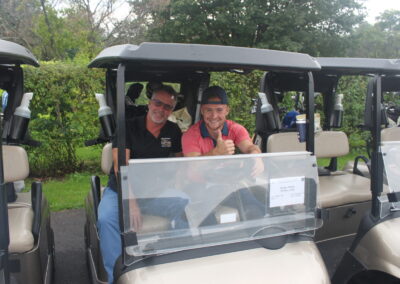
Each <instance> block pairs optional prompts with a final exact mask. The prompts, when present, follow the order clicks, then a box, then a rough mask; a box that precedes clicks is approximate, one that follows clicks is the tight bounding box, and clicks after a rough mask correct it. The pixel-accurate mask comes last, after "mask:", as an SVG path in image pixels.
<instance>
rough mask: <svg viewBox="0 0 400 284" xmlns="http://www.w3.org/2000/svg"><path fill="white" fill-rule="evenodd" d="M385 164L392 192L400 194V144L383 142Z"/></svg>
mask: <svg viewBox="0 0 400 284" xmlns="http://www.w3.org/2000/svg"><path fill="white" fill-rule="evenodd" d="M381 151H382V154H383V163H384V165H385V171H386V177H387V180H388V185H389V191H390V192H395V191H397V192H400V142H383V143H382V146H381Z"/></svg>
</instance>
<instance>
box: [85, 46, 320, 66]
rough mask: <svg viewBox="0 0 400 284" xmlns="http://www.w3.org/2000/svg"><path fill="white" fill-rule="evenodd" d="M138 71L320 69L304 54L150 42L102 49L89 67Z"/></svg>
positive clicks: (313, 60)
mask: <svg viewBox="0 0 400 284" xmlns="http://www.w3.org/2000/svg"><path fill="white" fill-rule="evenodd" d="M120 63H124V64H125V65H126V66H127V68H128V69H129V68H132V69H136V70H140V69H141V68H143V67H145V69H147V70H148V69H154V70H155V71H157V70H159V69H175V68H176V69H188V70H193V71H228V70H233V69H242V70H248V69H250V70H252V69H260V70H287V71H289V70H290V71H316V70H320V66H319V64H318V62H317V61H316V60H315V59H314V58H312V57H310V56H309V55H307V54H301V53H294V52H286V51H277V50H268V49H257V48H246V47H233V46H219V45H203V44H180V43H153V42H144V43H142V44H140V45H131V44H124V45H116V46H112V47H109V48H106V49H104V50H103V51H102V52H100V54H99V55H98V56H97V57H96V58H95V59H94V60H93V61H92V62H91V63H90V64H89V67H97V68H117V67H118V65H119V64H120Z"/></svg>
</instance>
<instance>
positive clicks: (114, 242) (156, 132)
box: [97, 85, 188, 283]
mask: <svg viewBox="0 0 400 284" xmlns="http://www.w3.org/2000/svg"><path fill="white" fill-rule="evenodd" d="M176 98H177V94H176V92H175V91H174V89H173V88H172V87H170V86H164V85H163V86H161V87H160V88H158V89H157V90H155V91H154V92H153V96H152V97H151V100H150V101H149V105H148V107H149V111H148V113H147V115H146V116H142V117H137V118H134V119H132V120H129V122H128V123H127V127H126V130H127V141H126V158H127V161H128V160H129V159H135V158H141V159H142V158H160V157H170V156H182V153H181V152H182V147H181V136H182V133H181V130H180V129H179V127H178V126H177V125H176V124H175V123H172V122H170V121H168V116H169V115H170V114H171V113H172V111H173V109H174V107H175V105H176ZM115 146H116V141H113V150H112V151H113V161H114V166H113V168H112V169H111V172H110V175H109V181H108V186H107V188H106V189H105V190H104V193H103V197H102V199H101V201H100V204H99V209H98V221H97V227H98V230H99V236H100V249H101V253H102V256H103V263H104V266H105V269H106V271H107V274H108V281H109V283H112V282H113V269H114V264H115V261H116V259H117V258H118V256H119V255H120V254H121V239H120V228H119V220H118V195H117V192H116V190H117V179H116V176H115V173H116V172H117V171H118V149H117V148H114V147H115ZM144 202H147V203H146V204H143V203H144ZM187 203H188V200H187V199H185V198H179V197H176V198H170V199H165V198H154V199H152V200H137V201H133V202H131V203H130V210H131V212H132V216H131V217H132V218H133V225H134V228H135V230H136V231H139V230H140V228H141V225H142V217H141V215H142V213H143V214H149V215H156V216H162V217H166V218H168V219H169V220H170V221H171V228H175V229H181V228H185V227H187V222H186V220H185V219H184V217H183V215H184V214H183V213H184V209H185V206H186V204H187Z"/></svg>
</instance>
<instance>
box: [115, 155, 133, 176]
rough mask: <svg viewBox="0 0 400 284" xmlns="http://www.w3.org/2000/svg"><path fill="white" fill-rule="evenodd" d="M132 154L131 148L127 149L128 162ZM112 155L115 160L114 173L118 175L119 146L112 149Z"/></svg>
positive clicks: (126, 157)
mask: <svg viewBox="0 0 400 284" xmlns="http://www.w3.org/2000/svg"><path fill="white" fill-rule="evenodd" d="M130 155H131V150H130V149H126V151H125V159H126V163H127V164H128V161H129V157H130ZM112 157H113V162H114V174H115V176H117V173H118V148H113V149H112Z"/></svg>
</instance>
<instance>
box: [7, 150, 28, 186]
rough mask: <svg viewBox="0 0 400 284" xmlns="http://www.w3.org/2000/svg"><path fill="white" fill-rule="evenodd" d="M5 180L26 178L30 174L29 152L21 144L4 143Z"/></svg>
mask: <svg viewBox="0 0 400 284" xmlns="http://www.w3.org/2000/svg"><path fill="white" fill-rule="evenodd" d="M3 163H4V182H14V181H18V180H24V179H26V178H27V177H28V176H29V162H28V154H27V153H26V151H25V149H24V148H22V147H19V146H10V145H3Z"/></svg>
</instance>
